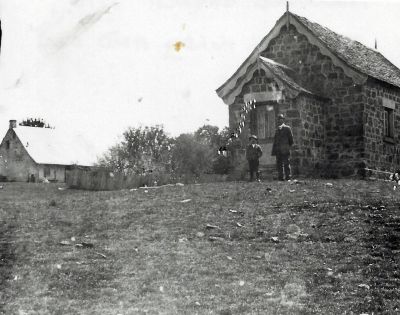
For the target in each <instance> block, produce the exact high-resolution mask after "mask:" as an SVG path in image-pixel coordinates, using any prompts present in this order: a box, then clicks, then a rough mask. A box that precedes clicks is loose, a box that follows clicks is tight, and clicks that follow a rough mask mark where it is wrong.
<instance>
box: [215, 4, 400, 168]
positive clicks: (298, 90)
mask: <svg viewBox="0 0 400 315" xmlns="http://www.w3.org/2000/svg"><path fill="white" fill-rule="evenodd" d="M217 94H218V95H219V97H221V98H222V100H223V101H224V103H225V104H227V105H228V106H229V126H230V128H231V129H232V130H237V129H238V122H239V119H240V116H241V111H242V109H243V104H244V103H245V102H248V101H250V100H256V108H255V110H252V111H251V112H250V114H249V115H247V117H246V121H245V128H243V131H242V132H241V133H240V138H239V139H240V140H241V142H242V145H245V144H246V143H247V138H248V135H249V133H252V134H256V135H257V136H258V138H259V139H260V144H261V145H262V147H263V151H264V155H263V157H262V159H261V161H260V163H261V165H263V166H264V167H265V166H268V165H273V163H274V159H273V158H272V157H271V156H270V155H271V154H270V153H271V146H272V141H273V136H274V132H275V122H276V119H275V118H276V116H277V114H278V113H282V114H284V115H285V117H286V122H287V124H288V125H290V126H291V127H292V129H293V134H294V138H295V146H294V148H293V150H292V158H291V159H292V165H293V168H294V172H295V173H297V174H314V175H317V174H328V175H330V176H351V175H357V174H359V175H362V174H365V170H366V169H367V170H370V169H373V170H394V169H396V168H399V167H400V156H399V150H400V120H399V117H400V70H399V69H398V68H396V66H394V65H393V64H392V63H391V62H389V61H388V60H387V59H386V58H385V57H384V56H382V55H381V54H380V53H379V52H378V51H377V50H376V49H375V50H374V49H371V48H368V47H366V46H364V45H362V44H360V43H359V42H357V41H354V40H351V39H349V38H347V37H344V36H341V35H339V34H336V33H334V32H333V31H331V30H329V29H328V28H326V27H323V26H321V25H319V24H317V23H313V22H310V21H309V20H307V19H306V18H304V17H301V16H298V15H295V14H293V13H291V12H289V11H287V12H286V13H285V14H284V15H283V16H281V18H280V19H279V20H278V21H277V22H276V24H275V26H274V27H273V28H272V30H271V31H270V32H269V33H268V35H266V36H265V37H264V38H263V39H262V41H261V42H260V43H259V44H258V46H257V47H256V48H255V49H254V50H253V51H252V52H251V54H250V56H249V57H248V58H247V59H246V60H245V61H244V62H243V63H242V65H241V66H240V67H239V68H238V69H237V70H236V72H235V73H234V74H233V75H232V76H231V77H230V78H229V79H228V80H227V81H226V82H225V83H224V84H223V85H222V86H221V87H219V88H218V89H217Z"/></svg>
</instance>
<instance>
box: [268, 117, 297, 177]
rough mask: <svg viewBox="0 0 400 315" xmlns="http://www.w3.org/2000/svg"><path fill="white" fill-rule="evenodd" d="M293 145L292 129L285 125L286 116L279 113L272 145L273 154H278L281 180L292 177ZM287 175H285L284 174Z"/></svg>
mask: <svg viewBox="0 0 400 315" xmlns="http://www.w3.org/2000/svg"><path fill="white" fill-rule="evenodd" d="M292 145H293V134H292V129H291V128H290V127H289V126H288V125H285V117H284V116H283V115H282V114H279V115H278V127H277V129H276V131H275V137H274V144H273V145H272V155H273V156H274V155H275V156H276V167H277V169H278V179H279V180H284V179H285V180H289V179H290V164H289V156H290V147H291V146H292ZM284 175H285V176H284Z"/></svg>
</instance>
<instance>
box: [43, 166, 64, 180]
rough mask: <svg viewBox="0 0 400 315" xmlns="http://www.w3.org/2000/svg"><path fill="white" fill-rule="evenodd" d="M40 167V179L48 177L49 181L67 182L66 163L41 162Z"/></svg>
mask: <svg viewBox="0 0 400 315" xmlns="http://www.w3.org/2000/svg"><path fill="white" fill-rule="evenodd" d="M38 169H39V173H38V179H39V181H42V180H44V179H45V178H46V179H47V180H49V181H56V182H65V166H64V165H52V164H39V165H38Z"/></svg>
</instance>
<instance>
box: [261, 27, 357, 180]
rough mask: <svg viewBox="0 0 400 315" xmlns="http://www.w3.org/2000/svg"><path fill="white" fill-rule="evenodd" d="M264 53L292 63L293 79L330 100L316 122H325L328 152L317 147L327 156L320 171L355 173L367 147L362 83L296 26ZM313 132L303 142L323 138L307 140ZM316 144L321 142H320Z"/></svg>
mask: <svg viewBox="0 0 400 315" xmlns="http://www.w3.org/2000/svg"><path fill="white" fill-rule="evenodd" d="M262 55H263V56H265V57H267V58H270V59H273V60H275V61H277V62H279V63H282V64H285V65H287V66H289V67H290V68H292V69H293V70H294V71H295V73H296V74H295V77H294V78H295V80H296V81H297V82H298V83H299V84H300V85H302V86H303V87H305V88H307V89H309V90H311V91H312V92H314V93H316V94H318V95H320V96H323V97H325V98H327V99H329V101H327V102H326V105H325V111H324V112H323V114H320V115H319V116H318V115H317V117H318V118H315V119H317V125H318V124H319V125H321V124H322V122H324V127H325V134H324V142H325V147H324V150H325V154H322V152H321V149H318V150H316V151H315V150H314V152H315V156H316V157H321V158H322V157H323V156H324V157H325V158H324V159H323V160H322V161H321V163H320V164H319V166H320V167H321V169H322V171H321V173H323V172H324V171H323V170H325V173H326V174H325V175H327V176H334V177H335V176H349V175H355V174H356V173H357V170H358V168H359V167H360V158H361V157H362V155H363V150H364V143H363V136H362V131H363V116H362V109H363V95H362V86H358V85H356V84H354V82H353V80H352V78H350V77H348V76H347V75H346V74H345V73H344V71H343V70H342V69H341V68H340V67H337V66H335V65H334V64H333V62H332V60H331V59H330V57H328V56H325V55H323V54H321V51H320V49H319V48H318V47H317V46H315V45H313V44H311V43H310V42H309V41H308V40H307V38H306V36H304V35H302V34H300V33H299V32H298V31H297V30H296V28H295V27H294V26H293V25H290V28H289V31H287V28H286V26H284V27H282V29H281V31H280V33H279V35H278V36H277V37H276V38H274V39H272V40H271V42H270V43H269V45H268V48H267V49H266V50H265V51H263V52H262ZM306 107H307V106H306ZM317 107H319V106H317ZM315 109H316V108H315V105H310V114H306V113H305V112H304V113H303V116H304V117H306V116H307V115H311V116H312V115H314V114H313V113H312V111H313V110H315ZM306 111H307V110H306ZM323 116H325V118H323ZM302 118H303V117H302ZM310 119H311V118H310ZM312 119H314V118H312ZM318 120H319V122H318ZM307 125H308V126H310V124H307ZM307 125H305V126H307ZM312 128H315V126H314V127H312ZM319 129H320V128H319ZM312 132H313V131H311V132H310V131H308V132H307V131H306V130H304V137H305V138H304V140H303V141H306V142H307V141H309V142H310V143H311V142H313V141H316V140H320V139H319V138H320V136H319V135H318V136H317V139H312V138H308V139H307V137H308V136H306V135H307V134H308V135H310V134H312ZM319 134H321V132H319ZM316 143H318V144H319V142H318V141H317V142H316ZM306 150H307V148H306ZM310 150H311V148H310ZM310 154H311V156H313V153H312V152H310V153H308V152H306V156H307V155H310ZM303 161H305V160H303ZM305 163H307V162H305ZM304 166H305V165H304Z"/></svg>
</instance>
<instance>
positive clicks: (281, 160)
mask: <svg viewBox="0 0 400 315" xmlns="http://www.w3.org/2000/svg"><path fill="white" fill-rule="evenodd" d="M276 168H277V170H278V179H279V180H283V179H286V180H288V179H290V164H289V154H278V155H277V156H276ZM283 175H285V177H284V176H283Z"/></svg>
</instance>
